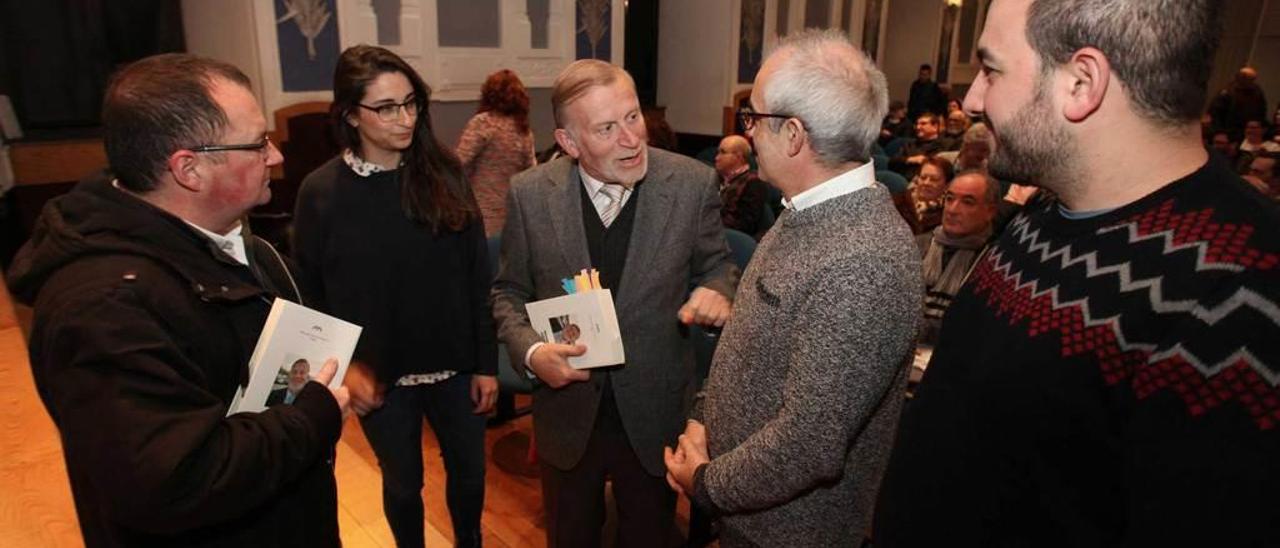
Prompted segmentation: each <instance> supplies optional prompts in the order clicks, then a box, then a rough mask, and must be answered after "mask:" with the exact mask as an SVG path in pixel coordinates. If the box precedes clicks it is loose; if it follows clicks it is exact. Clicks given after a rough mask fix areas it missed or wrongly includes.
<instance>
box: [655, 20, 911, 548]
mask: <svg viewBox="0 0 1280 548" xmlns="http://www.w3.org/2000/svg"><path fill="white" fill-rule="evenodd" d="M751 106H752V108H753V112H743V113H741V114H740V116H741V119H742V122H743V127H745V128H747V134H748V135H749V136H751V137H752V138H753V139H754V140H755V145H756V151H757V153H758V155H759V160H760V168H761V176H762V177H763V178H764V179H765V180H767V181H768V182H769V183H770V184H772V185H774V186H776V187H778V189H779V190H781V191H782V194H783V196H784V197H785V200H784V204H785V205H786V206H787V209H786V211H785V212H784V213H783V214H782V216H781V217H780V218H779V220H778V222H777V224H775V225H774V227H773V229H772V230H770V231H769V233H768V234H767V235H766V236H765V237H764V239H763V240H762V241H761V242H760V246H759V247H758V248H757V249H756V253H755V256H754V257H753V258H752V261H751V264H750V266H748V267H747V271H746V273H745V275H744V277H743V278H742V283H741V284H739V286H738V287H739V289H738V294H737V297H736V299H735V301H734V310H733V316H732V320H730V322H729V324H728V326H727V327H726V329H725V331H724V334H723V336H722V337H721V340H720V344H719V347H718V348H717V352H716V356H715V360H714V362H713V363H712V367H711V375H710V377H709V379H708V380H707V384H706V388H705V390H704V392H703V393H702V394H701V395H700V397H699V400H698V402H697V404H696V405H695V408H694V414H693V418H692V419H691V420H690V421H689V425H688V428H687V429H686V430H685V433H684V435H682V436H681V437H680V443H679V446H678V447H677V448H676V449H675V450H674V451H673V450H671V449H667V450H666V454H665V455H664V456H665V458H666V464H667V469H668V476H667V480H668V482H669V483H671V485H672V487H673V488H674V489H676V490H677V491H681V492H683V493H684V494H686V495H688V496H689V498H690V500H691V501H693V503H694V504H695V505H697V506H698V507H699V508H701V509H702V510H704V511H707V512H710V513H711V514H713V515H719V516H721V517H722V523H723V525H724V527H723V531H722V533H721V543H722V545H724V546H750V545H760V546H800V545H806V546H858V545H860V544H861V543H862V539H863V536H864V534H865V532H866V528H867V526H868V524H869V523H870V520H871V511H872V506H873V503H874V501H875V499H876V490H877V488H878V487H879V484H880V474H881V472H882V470H883V468H884V465H885V461H886V459H887V457H888V454H889V449H890V445H891V444H892V442H893V435H894V431H895V428H896V425H897V422H898V412H899V409H900V407H901V404H902V398H903V390H904V388H905V385H906V378H907V377H906V373H907V364H908V362H909V359H910V357H911V355H912V352H913V343H914V340H915V337H916V332H917V329H918V325H919V322H920V317H921V312H920V310H921V301H922V289H921V288H922V284H921V280H920V260H919V252H918V251H917V249H916V246H915V244H914V243H913V241H912V238H911V233H910V231H909V230H908V228H907V226H906V224H905V223H903V221H902V218H901V217H900V216H899V215H898V213H897V211H896V210H895V209H894V207H893V204H892V201H891V199H890V197H889V193H888V191H886V190H885V189H884V187H882V186H880V185H879V184H877V183H876V182H875V179H874V171H873V169H874V168H873V167H872V164H871V162H870V160H869V149H870V146H871V143H873V142H874V141H875V139H876V137H877V135H878V133H879V129H880V120H881V119H882V118H883V117H884V115H885V111H886V110H887V108H888V93H887V90H886V85H885V77H884V75H883V74H882V73H881V72H880V71H879V70H878V69H877V68H876V67H875V66H874V64H873V63H872V62H871V60H870V59H868V58H867V57H866V56H865V55H864V54H863V53H862V52H860V51H858V50H857V49H855V48H854V47H853V45H852V44H850V43H849V42H848V40H847V39H846V38H845V37H844V36H843V35H842V34H839V33H835V32H821V31H806V32H804V33H801V34H798V35H795V36H793V37H790V38H788V40H787V41H786V42H784V43H783V44H782V45H780V46H779V48H778V49H777V50H775V52H774V53H773V54H772V55H771V56H770V57H769V58H768V59H767V60H766V61H765V63H764V66H763V67H761V69H760V73H759V75H758V76H757V77H756V84H755V88H754V90H753V91H752V94H751Z"/></svg>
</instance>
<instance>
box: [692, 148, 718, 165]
mask: <svg viewBox="0 0 1280 548" xmlns="http://www.w3.org/2000/svg"><path fill="white" fill-rule="evenodd" d="M719 151H720V145H715V146H709V147H707V148H704V149H702V150H700V151H698V155H697V156H694V157H693V158H694V159H695V160H697V161H699V162H702V163H704V164H707V165H709V166H711V167H716V153H718V152H719Z"/></svg>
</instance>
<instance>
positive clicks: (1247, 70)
mask: <svg viewBox="0 0 1280 548" xmlns="http://www.w3.org/2000/svg"><path fill="white" fill-rule="evenodd" d="M1236 78H1239V79H1240V80H1241V81H1242V82H1252V81H1254V80H1257V79H1258V71H1257V70H1255V69H1254V68H1253V67H1243V68H1241V69H1240V72H1237V73H1236Z"/></svg>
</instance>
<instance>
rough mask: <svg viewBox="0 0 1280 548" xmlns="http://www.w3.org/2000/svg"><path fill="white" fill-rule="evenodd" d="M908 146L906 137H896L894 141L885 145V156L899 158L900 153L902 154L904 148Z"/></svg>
mask: <svg viewBox="0 0 1280 548" xmlns="http://www.w3.org/2000/svg"><path fill="white" fill-rule="evenodd" d="M906 144H907V138H906V137H894V138H893V140H892V141H889V142H888V143H885V145H884V155H885V156H888V157H890V158H892V157H894V156H897V155H898V152H900V151H901V150H902V147H903V146H904V145H906Z"/></svg>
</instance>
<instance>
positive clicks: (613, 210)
mask: <svg viewBox="0 0 1280 548" xmlns="http://www.w3.org/2000/svg"><path fill="white" fill-rule="evenodd" d="M624 191H626V188H625V187H623V186H622V185H611V184H605V185H604V186H602V187H600V193H601V194H604V196H605V197H606V198H608V199H609V203H608V204H605V206H604V211H601V212H600V222H601V223H603V224H604V227H605V228H609V225H611V224H613V220H614V219H617V218H618V214H619V213H621V212H622V193H623V192H624Z"/></svg>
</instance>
